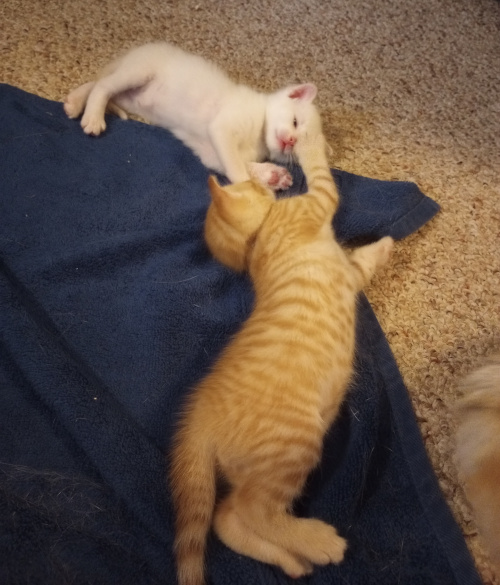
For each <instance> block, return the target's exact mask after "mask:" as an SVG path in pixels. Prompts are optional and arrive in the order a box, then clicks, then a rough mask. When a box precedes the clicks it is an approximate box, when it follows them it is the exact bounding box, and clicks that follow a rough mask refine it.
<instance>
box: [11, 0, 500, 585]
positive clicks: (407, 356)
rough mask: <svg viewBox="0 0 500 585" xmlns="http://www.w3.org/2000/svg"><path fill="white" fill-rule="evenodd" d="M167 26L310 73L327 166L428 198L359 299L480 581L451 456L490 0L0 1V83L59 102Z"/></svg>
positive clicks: (474, 354)
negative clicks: (416, 223) (424, 219)
mask: <svg viewBox="0 0 500 585" xmlns="http://www.w3.org/2000/svg"><path fill="white" fill-rule="evenodd" d="M154 39H168V40H171V41H174V42H176V43H178V44H180V45H181V46H182V47H184V48H186V49H188V50H192V51H195V52H198V53H200V54H202V55H204V56H206V57H208V58H211V59H213V60H215V61H217V62H218V63H219V64H221V65H222V66H223V67H224V68H225V69H226V70H227V71H228V72H229V73H230V74H231V75H232V76H233V77H234V78H235V79H237V80H239V81H241V82H244V83H247V84H250V85H252V86H255V87H256V88H260V89H263V90H272V89H276V88H278V87H280V86H282V85H285V84H287V83H289V82H298V81H309V80H310V81H314V82H315V83H317V85H318V87H319V102H318V103H319V105H320V107H321V110H322V113H323V115H324V127H325V132H326V134H327V136H328V138H329V140H330V142H331V144H332V146H333V147H334V156H333V157H332V160H331V162H332V166H337V167H339V168H341V169H344V170H347V171H350V172H354V173H357V174H360V175H365V176H369V177H374V178H380V179H397V180H411V181H415V182H417V183H418V185H419V186H420V188H421V189H422V190H423V191H424V192H425V193H426V194H427V195H429V196H430V197H432V198H434V199H435V200H436V201H437V202H438V203H439V204H440V205H441V206H442V211H441V213H440V214H439V215H438V216H437V217H436V218H435V219H433V220H432V221H431V222H430V224H429V225H427V226H425V227H424V228H423V229H421V230H420V231H419V232H418V233H417V234H414V235H412V236H411V237H409V238H407V239H406V240H405V241H403V242H399V243H398V244H397V246H396V252H395V255H394V258H393V260H392V262H391V264H390V266H389V268H388V269H387V270H385V271H384V272H383V274H382V275H381V276H379V277H377V279H376V280H375V282H374V283H373V285H372V286H371V288H370V289H369V291H368V296H369V298H370V300H371V302H372V304H373V306H374V308H375V311H376V313H377V315H378V317H379V320H380V322H381V324H382V326H383V328H384V330H385V332H386V334H387V337H388V339H389V342H390V344H391V346H392V349H393V351H394V354H395V356H396V360H397V362H398V364H399V367H400V369H401V372H402V374H403V377H404V379H405V381H406V384H407V386H408V389H409V392H410V394H411V397H412V400H413V405H414V408H415V411H416V414H417V417H418V420H419V424H420V428H421V430H422V435H423V437H424V439H425V444H426V447H427V450H428V453H429V455H430V458H431V460H432V463H433V466H434V469H435V471H436V473H437V475H438V477H439V481H440V484H441V487H442V489H443V492H444V494H445V496H446V498H447V501H448V502H449V504H450V506H451V508H452V510H453V513H454V514H455V516H456V518H457V520H458V522H459V523H460V525H461V527H462V529H463V532H464V534H465V536H466V539H467V542H468V545H469V547H470V549H471V551H472V553H473V555H474V557H475V559H476V562H477V565H478V567H479V569H480V571H481V574H482V577H483V580H484V582H485V583H486V584H490V583H495V581H494V578H493V576H492V572H491V568H490V566H489V565H488V561H487V559H486V556H485V554H484V552H483V549H482V548H481V546H480V543H479V539H478V537H477V534H476V528H475V525H474V522H473V520H472V517H471V512H470V509H469V507H468V505H467V503H466V501H465V498H464V495H463V492H462V489H461V488H460V485H459V483H458V481H457V477H456V471H455V467H454V464H453V460H452V447H453V430H454V426H453V420H452V417H451V414H450V408H451V407H452V405H453V403H454V401H455V399H456V396H457V393H458V390H457V383H458V381H459V380H460V379H461V378H462V376H463V375H464V374H466V373H467V372H469V371H470V370H471V369H472V368H474V367H475V366H476V365H478V364H480V363H481V360H482V358H483V357H484V356H486V355H488V354H490V353H492V352H493V350H494V349H495V348H497V349H498V348H499V347H500V302H499V300H500V299H499V294H500V199H499V195H500V187H499V185H500V164H499V163H500V3H499V2H498V1H497V0H421V1H420V2H414V0H380V1H379V2H367V1H366V0H351V1H347V0H331V1H329V2H328V1H326V0H263V1H262V2H253V3H251V2H249V1H248V0H208V1H205V2H203V1H202V0H142V1H141V2H136V1H134V0H120V1H119V2H118V0H116V1H115V2H112V1H111V0H76V1H75V0H67V1H65V2H63V1H56V0H44V2H36V1H35V0H4V2H2V3H1V4H0V81H1V82H6V83H10V84H12V85H16V86H18V87H20V88H22V89H25V90H27V91H30V92H33V93H36V94H39V95H41V96H43V97H46V98H50V99H54V100H62V99H63V98H64V96H65V94H66V93H67V92H68V90H70V89H72V88H74V87H75V86H76V85H78V84H80V83H82V82H84V81H88V80H89V79H90V78H92V77H93V75H94V74H95V72H96V70H97V69H98V68H99V67H100V66H101V65H102V64H104V63H105V62H106V61H107V60H108V59H110V58H111V57H112V56H113V55H114V54H115V53H117V52H119V51H121V50H122V49H123V48H124V47H129V46H132V45H135V44H140V43H143V42H145V41H149V40H154Z"/></svg>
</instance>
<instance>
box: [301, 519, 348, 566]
mask: <svg viewBox="0 0 500 585" xmlns="http://www.w3.org/2000/svg"><path fill="white" fill-rule="evenodd" d="M309 522H310V528H311V532H310V533H309V531H307V532H308V534H307V536H309V538H308V539H307V541H305V542H304V548H303V550H302V551H301V554H302V555H303V556H304V557H306V558H307V560H309V561H311V563H314V564H315V565H328V564H330V563H334V564H338V563H340V562H342V560H343V559H344V553H345V551H346V549H347V541H346V540H345V538H342V537H341V536H339V535H338V534H337V531H336V530H335V528H334V527H333V526H330V525H329V524H326V523H325V522H321V521H320V520H309Z"/></svg>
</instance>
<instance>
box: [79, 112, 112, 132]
mask: <svg viewBox="0 0 500 585" xmlns="http://www.w3.org/2000/svg"><path fill="white" fill-rule="evenodd" d="M81 126H82V128H83V131H84V132H85V134H90V135H92V136H99V134H100V133H101V132H104V130H106V122H105V121H104V118H103V117H101V116H92V115H90V116H89V115H87V112H85V114H83V118H82V122H81Z"/></svg>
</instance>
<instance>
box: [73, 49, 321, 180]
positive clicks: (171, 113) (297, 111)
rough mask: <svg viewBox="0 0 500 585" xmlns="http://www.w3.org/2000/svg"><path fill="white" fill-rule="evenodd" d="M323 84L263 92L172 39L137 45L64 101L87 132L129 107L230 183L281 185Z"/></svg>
mask: <svg viewBox="0 0 500 585" xmlns="http://www.w3.org/2000/svg"><path fill="white" fill-rule="evenodd" d="M316 93H317V89H316V86H315V85H314V84H312V83H305V84H301V85H291V86H288V87H285V88H282V89H280V90H278V91H276V92H274V93H270V94H265V93H261V92H258V91H255V90H253V89H251V88H249V87H247V86H245V85H241V84H236V83H234V82H233V81H232V80H231V79H229V77H228V76H227V75H226V74H225V73H224V72H223V71H222V70H221V69H219V68H218V67H217V66H216V65H215V64H213V63H211V62H209V61H206V60H205V59H203V58H202V57H200V56H197V55H193V54H190V53H187V52H185V51H183V50H182V49H180V48H179V47H176V46H174V45H171V44H169V43H166V42H157V43H149V44H146V45H142V46H140V47H137V48H135V49H132V50H131V51H129V52H128V53H125V54H124V55H123V56H122V57H119V58H117V59H116V60H115V61H113V62H112V63H110V64H109V65H108V66H107V67H105V68H104V70H103V72H102V74H101V76H100V77H99V78H98V79H97V80H96V81H91V82H89V83H85V84H84V85H82V86H80V87H78V88H77V89H75V90H73V91H72V92H71V93H70V94H69V95H68V96H67V97H66V100H65V103H64V109H65V112H66V114H67V115H68V116H69V117H70V118H78V117H79V116H80V115H81V114H82V112H83V116H82V119H81V126H82V128H83V131H84V132H85V133H86V134H90V135H94V136H97V135H99V134H101V132H103V131H104V130H105V129H106V122H105V119H104V114H105V111H106V109H108V110H110V111H112V112H114V113H117V114H118V115H119V116H120V117H122V118H124V119H126V118H127V112H128V113H129V114H135V115H138V116H141V117H142V118H144V119H145V120H147V121H148V122H149V123H151V124H155V125H157V126H161V127H162V128H166V129H168V130H170V131H171V132H172V133H173V134H174V135H175V136H176V137H177V138H179V139H180V140H181V141H182V142H184V144H185V145H186V146H188V147H189V148H191V150H192V151H193V152H194V153H195V154H196V155H197V156H198V157H199V158H200V159H201V161H202V163H203V164H204V165H205V166H207V167H208V168H210V169H213V170H214V171H217V172H220V173H223V174H225V175H226V176H227V177H228V179H229V180H230V182H232V183H238V182H242V181H246V180H248V179H250V178H254V179H257V180H258V181H260V182H261V183H263V184H265V185H267V186H268V187H270V188H272V189H274V190H279V189H286V188H288V187H290V185H291V184H292V178H291V175H290V173H289V172H288V171H287V169H286V168H284V167H283V166H279V165H276V164H274V163H272V162H263V161H266V160H267V159H271V160H274V161H276V162H279V163H282V164H287V163H289V162H291V161H292V160H293V155H294V150H295V145H296V144H297V142H298V141H300V137H301V135H302V134H303V133H304V132H306V131H310V122H311V121H314V118H315V115H316V108H315V106H314V104H313V100H314V98H315V96H316Z"/></svg>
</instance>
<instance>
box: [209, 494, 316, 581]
mask: <svg viewBox="0 0 500 585" xmlns="http://www.w3.org/2000/svg"><path fill="white" fill-rule="evenodd" d="M214 530H215V532H216V534H217V536H218V537H219V538H220V539H221V541H222V542H223V543H224V544H225V545H226V546H228V547H230V548H231V549H232V550H234V551H235V552H237V553H240V554H243V555H246V556H249V557H252V558H253V559H256V560H258V561H261V562H263V563H268V564H270V565H277V566H278V567H281V569H282V570H283V571H284V572H285V573H286V574H287V575H288V576H289V577H292V578H293V579H298V578H299V577H302V576H304V575H309V574H310V573H311V572H312V565H311V564H310V563H309V562H307V561H306V560H303V559H300V558H296V557H295V556H294V555H292V554H290V553H289V552H288V551H287V550H285V549H284V548H282V547H280V546H277V545H275V544H272V543H271V542H269V541H266V540H264V539H262V538H261V537H260V536H258V535H257V534H255V532H253V531H252V530H251V529H250V528H249V527H248V526H246V525H245V524H244V523H243V521H242V520H241V518H240V517H239V516H238V514H237V513H236V512H235V511H234V509H233V506H232V502H231V497H230V496H229V497H228V498H226V500H224V501H223V502H221V504H220V505H219V506H218V507H217V509H216V512H215V516H214Z"/></svg>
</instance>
